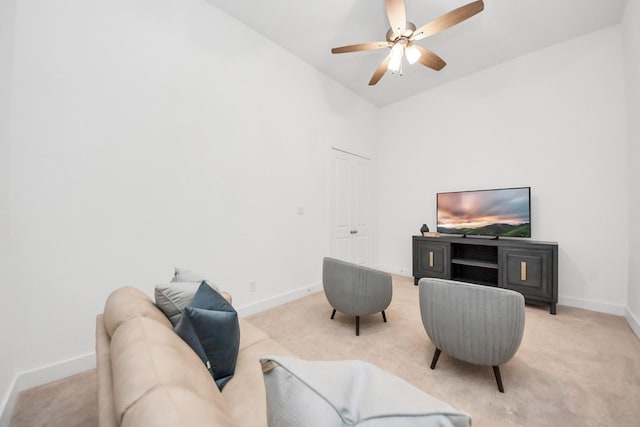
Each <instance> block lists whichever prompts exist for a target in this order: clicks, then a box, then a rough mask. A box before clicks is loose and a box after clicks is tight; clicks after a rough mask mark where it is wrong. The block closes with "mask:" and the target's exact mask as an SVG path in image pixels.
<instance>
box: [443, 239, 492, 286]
mask: <svg viewBox="0 0 640 427" xmlns="http://www.w3.org/2000/svg"><path fill="white" fill-rule="evenodd" d="M451 276H452V278H453V279H454V280H460V281H463V282H470V283H476V284H479V285H488V286H498V248H497V246H487V245H469V244H459V243H452V244H451Z"/></svg>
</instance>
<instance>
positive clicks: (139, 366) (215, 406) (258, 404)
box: [96, 287, 290, 427]
mask: <svg viewBox="0 0 640 427" xmlns="http://www.w3.org/2000/svg"><path fill="white" fill-rule="evenodd" d="M96 323H97V324H96V358H97V368H98V369H97V370H98V403H99V421H100V422H99V424H100V427H113V426H124V427H132V426H145V427H149V426H205V425H206V426H225V427H226V426H242V427H245V426H247V427H260V426H267V409H266V395H265V386H264V380H263V376H262V370H261V365H260V362H259V358H260V356H263V355H267V354H269V355H290V352H289V351H287V350H286V349H285V348H284V347H282V346H281V345H279V344H278V343H277V342H275V341H274V340H272V339H271V338H269V337H268V336H267V335H266V334H265V333H264V332H262V331H261V330H260V329H258V328H257V327H255V326H253V325H252V324H251V323H249V322H248V321H246V320H244V319H240V351H239V353H238V361H237V365H236V369H235V374H234V377H233V378H232V380H231V381H229V383H227V384H226V385H225V387H224V388H223V390H222V392H220V391H219V390H218V388H217V387H216V384H215V382H214V381H213V379H212V378H211V375H210V374H209V372H208V371H207V369H206V367H205V366H204V364H203V363H202V361H201V360H200V359H199V358H198V356H197V355H196V354H195V353H194V352H193V351H192V350H191V348H190V347H189V346H188V345H187V344H186V343H185V342H184V341H183V340H182V339H181V338H180V337H179V336H178V335H176V334H175V333H174V331H173V328H172V326H171V323H170V322H169V319H167V317H166V316H165V315H164V314H163V313H162V312H161V311H160V310H159V309H158V308H157V307H156V306H155V304H154V303H153V301H151V299H150V298H149V297H148V296H147V295H145V294H144V293H143V292H141V291H139V290H138V289H136V288H133V287H123V288H120V289H118V290H116V291H114V292H113V293H112V294H111V295H110V296H109V298H108V299H107V302H106V304H105V308H104V313H102V314H100V315H98V317H97V319H96Z"/></svg>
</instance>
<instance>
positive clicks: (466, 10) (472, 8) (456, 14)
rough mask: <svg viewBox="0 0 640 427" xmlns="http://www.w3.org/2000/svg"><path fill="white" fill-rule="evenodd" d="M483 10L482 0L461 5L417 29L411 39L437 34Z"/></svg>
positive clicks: (420, 38)
mask: <svg viewBox="0 0 640 427" xmlns="http://www.w3.org/2000/svg"><path fill="white" fill-rule="evenodd" d="M483 10H484V2H483V1H482V0H477V1H474V2H472V3H469V4H467V5H465V6H462V7H459V8H457V9H455V10H452V11H451V12H449V13H445V14H444V15H442V16H440V17H439V18H436V19H434V20H433V21H431V22H429V23H428V24H425V25H423V26H422V27H420V28H418V29H417V30H415V31H414V32H413V35H412V36H411V38H410V40H411V41H416V40H422V39H423V38H425V37H429V36H432V35H434V34H437V33H439V32H440V31H444V30H446V29H447V28H449V27H453V26H454V25H456V24H459V23H461V22H462V21H464V20H465V19H469V18H471V17H472V16H473V15H475V14H477V13H480V12H482V11H483Z"/></svg>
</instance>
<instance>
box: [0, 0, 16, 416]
mask: <svg viewBox="0 0 640 427" xmlns="http://www.w3.org/2000/svg"><path fill="white" fill-rule="evenodd" d="M15 7H16V0H2V1H0V325H13V324H14V323H15V319H14V318H13V312H14V307H13V306H14V303H15V301H14V300H13V299H12V298H11V292H12V290H11V283H10V281H9V275H8V268H9V245H8V242H9V168H10V162H9V122H10V119H9V117H10V109H11V105H10V99H11V67H12V64H13V61H12V52H13V30H14V22H15ZM1 328H2V329H1V330H2V335H1V336H2V339H1V342H2V344H1V345H0V360H1V361H2V362H0V414H1V413H2V409H3V407H4V405H5V402H6V400H7V399H8V392H9V388H10V386H11V383H12V381H13V378H14V375H15V370H14V361H13V352H12V350H13V347H14V331H13V328H12V327H6V326H2V327H1ZM0 422H1V420H0Z"/></svg>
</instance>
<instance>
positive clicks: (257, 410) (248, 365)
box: [222, 319, 291, 427]
mask: <svg viewBox="0 0 640 427" xmlns="http://www.w3.org/2000/svg"><path fill="white" fill-rule="evenodd" d="M241 320H242V321H241V323H240V327H241V336H242V337H243V339H244V337H247V336H248V337H253V338H256V340H252V342H251V344H249V345H245V346H244V347H242V349H241V350H240V353H239V354H238V362H237V364H236V370H235V373H234V375H233V379H232V380H231V381H229V383H228V384H227V385H226V386H225V387H224V389H223V390H222V396H223V397H224V400H225V402H226V403H227V406H228V407H229V411H230V413H231V416H232V418H233V420H234V421H235V422H236V424H237V425H239V426H251V427H267V397H266V391H265V388H264V379H263V377H262V369H261V366H260V358H261V357H262V356H264V355H265V354H271V355H273V354H277V355H285V356H290V355H291V352H289V351H288V350H287V349H285V348H284V347H283V346H282V345H280V344H279V343H278V342H276V341H275V340H273V339H272V338H269V337H268V336H267V335H266V334H264V332H262V331H260V330H259V329H258V328H256V327H255V326H253V325H252V324H251V323H249V322H248V321H246V320H244V319H241ZM260 337H262V338H260ZM247 408H251V410H250V411H248V410H247Z"/></svg>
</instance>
